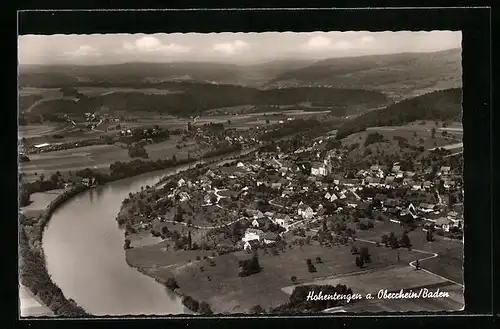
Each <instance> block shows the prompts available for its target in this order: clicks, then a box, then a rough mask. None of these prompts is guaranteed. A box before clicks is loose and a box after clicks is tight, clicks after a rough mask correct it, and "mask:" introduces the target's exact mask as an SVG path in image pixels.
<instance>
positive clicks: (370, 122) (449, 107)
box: [337, 88, 462, 139]
mask: <svg viewBox="0 0 500 329" xmlns="http://www.w3.org/2000/svg"><path fill="white" fill-rule="evenodd" d="M461 113H462V89H461V88H453V89H446V90H440V91H435V92H432V93H429V94H425V95H422V96H418V97H415V98H411V99H406V100H403V101H401V102H399V103H396V104H392V105H389V106H387V107H386V108H384V109H381V110H374V111H370V112H366V113H364V114H362V115H360V116H358V117H356V118H354V119H352V120H350V121H347V122H345V123H344V124H343V125H342V126H341V127H340V128H339V129H338V132H337V139H342V138H344V137H346V136H348V135H350V134H353V133H356V132H359V131H362V130H364V129H366V128H369V127H378V126H398V125H404V124H407V123H410V122H413V121H416V120H452V119H458V118H460V116H461Z"/></svg>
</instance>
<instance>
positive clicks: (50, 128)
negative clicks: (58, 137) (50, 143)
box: [18, 123, 65, 139]
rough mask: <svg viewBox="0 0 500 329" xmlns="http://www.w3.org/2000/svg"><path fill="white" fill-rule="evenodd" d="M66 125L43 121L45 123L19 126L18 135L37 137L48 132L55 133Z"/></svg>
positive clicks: (20, 136)
mask: <svg viewBox="0 0 500 329" xmlns="http://www.w3.org/2000/svg"><path fill="white" fill-rule="evenodd" d="M64 126H65V125H61V124H57V123H43V124H33V125H29V126H19V128H18V137H19V138H23V137H24V138H26V139H28V138H29V139H31V138H37V137H43V136H45V135H48V134H51V133H52V134H54V133H56V132H57V131H58V130H60V129H62V128H63V127H64Z"/></svg>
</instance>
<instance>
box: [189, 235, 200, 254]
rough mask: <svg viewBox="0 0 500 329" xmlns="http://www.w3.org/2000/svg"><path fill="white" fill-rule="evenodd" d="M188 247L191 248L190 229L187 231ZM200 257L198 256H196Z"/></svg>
mask: <svg viewBox="0 0 500 329" xmlns="http://www.w3.org/2000/svg"><path fill="white" fill-rule="evenodd" d="M187 239H188V249H191V248H192V239H191V231H189V232H188V238H187ZM198 257H200V256H198Z"/></svg>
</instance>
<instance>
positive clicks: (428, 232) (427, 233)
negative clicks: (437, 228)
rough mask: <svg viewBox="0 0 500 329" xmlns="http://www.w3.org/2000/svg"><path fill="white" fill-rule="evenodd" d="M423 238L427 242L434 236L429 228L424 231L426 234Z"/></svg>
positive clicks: (432, 239)
mask: <svg viewBox="0 0 500 329" xmlns="http://www.w3.org/2000/svg"><path fill="white" fill-rule="evenodd" d="M425 239H426V240H427V241H428V242H432V241H434V237H433V236H432V229H431V228H429V229H428V230H427V232H426V236H425Z"/></svg>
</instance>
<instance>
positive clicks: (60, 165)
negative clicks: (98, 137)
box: [20, 136, 194, 179]
mask: <svg viewBox="0 0 500 329" xmlns="http://www.w3.org/2000/svg"><path fill="white" fill-rule="evenodd" d="M179 139H180V138H179V136H172V138H171V139H170V140H167V141H164V142H160V143H157V144H150V145H147V146H146V147H145V148H146V150H147V151H148V154H149V158H150V159H151V160H156V159H160V158H161V159H164V158H171V157H172V156H173V155H174V154H175V155H176V157H177V159H178V160H180V159H185V158H187V154H188V152H192V151H193V150H194V146H193V144H191V145H189V146H187V147H185V148H182V149H177V148H176V147H175V145H176V144H177V142H178V140H179ZM131 160H132V158H130V157H129V156H128V151H127V149H125V148H122V147H120V146H116V145H92V146H84V147H79V148H74V149H68V150H60V151H53V152H46V153H40V154H33V155H30V162H25V163H21V164H20V170H21V171H22V172H24V173H25V174H27V176H28V177H27V179H29V176H31V175H33V174H34V173H35V172H37V173H38V174H40V173H45V174H46V175H47V174H51V173H54V172H55V171H61V172H63V171H69V170H72V171H74V170H80V169H85V168H109V165H110V164H111V163H113V162H116V161H122V162H128V161H131Z"/></svg>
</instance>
